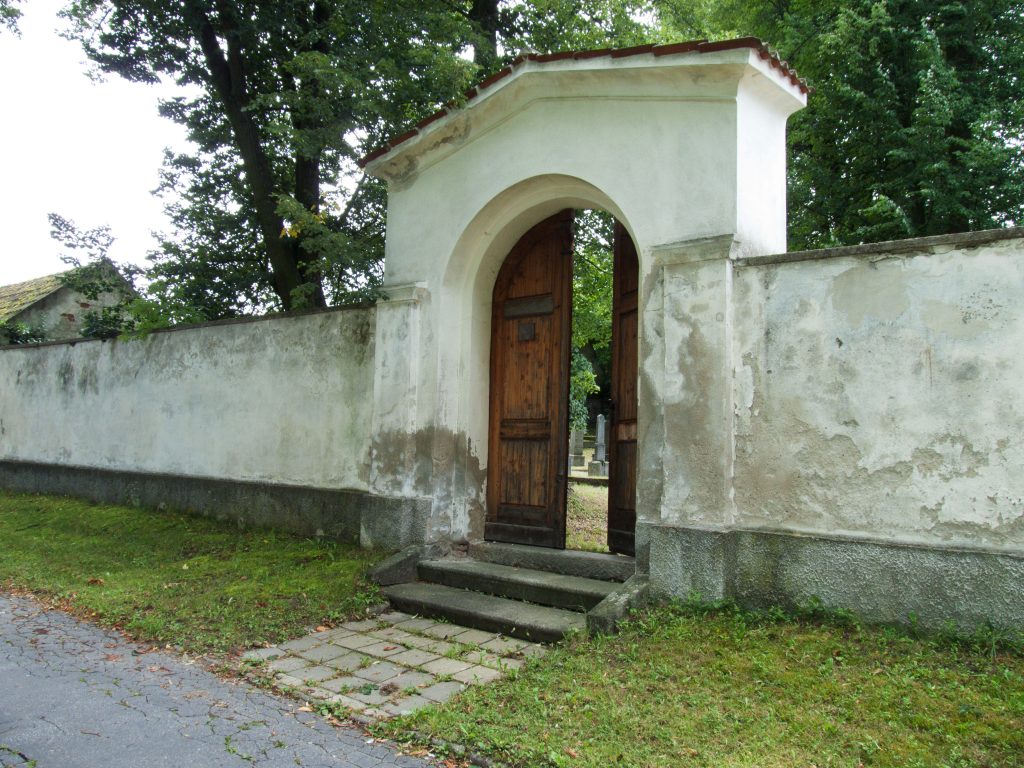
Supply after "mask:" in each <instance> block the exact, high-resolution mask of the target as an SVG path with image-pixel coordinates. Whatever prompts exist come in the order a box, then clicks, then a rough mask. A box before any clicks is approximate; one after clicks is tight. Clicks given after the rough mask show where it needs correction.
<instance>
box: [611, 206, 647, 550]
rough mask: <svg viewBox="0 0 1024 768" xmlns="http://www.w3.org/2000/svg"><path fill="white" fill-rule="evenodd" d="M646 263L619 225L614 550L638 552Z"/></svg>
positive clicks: (614, 331) (613, 439) (615, 317)
mask: <svg viewBox="0 0 1024 768" xmlns="http://www.w3.org/2000/svg"><path fill="white" fill-rule="evenodd" d="M639 280H640V262H639V258H638V257H637V253H636V246H635V245H634V244H633V240H632V238H631V237H630V236H629V233H628V232H627V231H626V228H625V227H623V226H622V225H621V224H619V223H618V222H616V223H615V266H614V279H613V293H612V405H613V410H612V425H611V439H610V440H609V454H608V462H609V464H608V549H610V550H611V551H612V552H618V553H620V554H624V555H632V554H634V550H635V543H634V542H635V536H634V532H635V530H636V469H637V466H636V456H637V444H636V414H637V378H638V373H639V371H638V367H637V321H638V315H637V306H638V290H637V288H638V285H639Z"/></svg>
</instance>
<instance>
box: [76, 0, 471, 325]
mask: <svg viewBox="0 0 1024 768" xmlns="http://www.w3.org/2000/svg"><path fill="white" fill-rule="evenodd" d="M462 11H463V9H462V8H461V4H459V3H455V4H453V3H450V2H448V1H447V0H427V1H426V2H424V1H423V0H394V1H393V2H387V3H381V2H373V3H366V2H363V1H362V0H315V1H314V2H293V1H291V0H289V1H288V2H280V1H279V0H274V2H267V1H266V0H244V1H243V2H239V3H227V4H217V5H215V6H210V5H208V4H203V3H198V2H195V1H194V0H179V1H178V2H169V3H168V2H155V0H131V1H130V2H116V3H115V2H107V1H105V0H75V2H72V3H71V4H70V5H69V7H68V8H67V10H66V11H65V15H66V16H67V18H68V19H69V20H70V21H71V22H72V30H71V32H70V33H69V34H70V35H71V36H72V37H73V38H74V39H76V40H78V41H80V42H81V44H82V45H83V47H84V49H85V51H86V54H87V55H88V56H89V58H90V59H91V60H92V62H93V63H94V64H95V66H96V69H97V71H98V72H100V73H113V74H117V75H120V76H122V77H125V78H127V79H130V80H135V81H140V82H155V81H157V80H159V79H161V78H171V79H174V80H175V81H176V82H177V83H179V84H181V85H184V86H189V87H190V90H189V91H188V94H189V95H187V96H182V97H179V98H176V99H173V100H170V101H168V102H166V103H164V104H163V105H162V107H161V112H162V114H164V115H165V116H166V117H168V118H169V119H171V120H174V121H175V122H177V123H179V124H181V125H183V126H184V127H185V128H186V129H187V131H188V135H189V138H190V139H191V141H192V142H193V145H194V146H193V148H192V149H190V150H189V151H187V152H183V153H177V154H174V153H171V154H168V155H167V157H166V159H165V168H164V176H163V180H162V183H161V189H162V191H163V192H164V193H165V194H167V201H168V212H169V214H170V216H171V219H172V221H173V223H174V227H175V232H174V233H173V234H171V235H169V236H166V237H165V238H164V242H163V244H162V246H161V248H160V251H159V253H158V254H157V255H156V256H155V259H154V264H153V268H152V273H151V277H152V279H153V281H154V284H153V296H154V297H155V300H156V301H158V302H159V303H161V304H163V305H165V306H166V307H167V314H169V315H170V316H172V317H175V318H176V317H178V316H179V315H181V314H188V313H191V312H198V313H200V314H202V315H203V316H205V317H207V318H210V319H213V318H217V317H225V316H231V315H236V314H241V313H244V312H252V311H260V310H264V309H267V308H270V309H275V308H283V309H293V308H301V307H304V306H323V305H324V304H326V303H327V301H328V300H334V301H339V300H343V297H346V296H347V295H348V294H349V293H350V291H352V290H354V291H356V292H357V293H360V292H361V293H362V295H370V293H372V288H373V285H374V282H375V280H376V279H377V277H378V276H379V271H380V267H379V260H380V257H381V255H382V250H381V248H380V247H379V246H380V237H379V234H380V231H381V227H382V218H381V216H382V214H383V208H382V206H381V205H380V202H381V196H380V193H379V189H375V188H374V185H372V184H358V185H357V184H356V183H353V182H354V181H355V180H356V179H357V178H358V172H357V171H356V169H355V166H354V162H353V161H354V160H355V159H356V158H357V157H359V155H360V154H361V153H362V152H363V151H364V149H365V148H366V147H369V146H375V145H376V144H378V143H380V142H382V141H383V140H384V139H385V138H386V137H387V136H390V135H393V134H395V133H396V132H401V131H404V130H406V129H407V128H408V126H409V125H410V124H411V123H412V122H414V121H415V120H416V119H418V118H419V117H422V116H424V115H426V114H428V113H430V112H432V111H434V110H435V109H436V108H437V107H438V106H439V105H440V104H442V103H444V102H445V101H447V100H448V99H450V98H452V96H453V95H455V94H457V93H459V92H461V90H462V89H463V88H464V87H466V86H467V85H468V83H469V81H470V79H471V78H472V76H473V74H474V68H473V66H472V64H470V63H469V62H466V61H464V60H463V59H461V58H459V57H458V55H457V53H458V51H459V50H460V49H461V48H462V47H463V45H464V43H465V40H466V39H467V38H468V36H469V34H470V27H469V24H468V22H467V20H466V18H465V15H464V13H463V12H462ZM299 209H301V213H300V211H299ZM307 218H309V219H315V221H316V223H317V226H316V227H312V226H303V227H300V228H299V229H294V228H293V226H292V225H295V224H296V223H301V222H303V220H304V219H307ZM289 229H291V235H289V234H288V232H289ZM371 244H372V247H368V245H371Z"/></svg>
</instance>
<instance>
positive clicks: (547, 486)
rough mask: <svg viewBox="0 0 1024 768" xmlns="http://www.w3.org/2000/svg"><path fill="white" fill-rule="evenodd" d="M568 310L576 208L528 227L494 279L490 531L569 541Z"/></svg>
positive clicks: (558, 543) (546, 542)
mask: <svg viewBox="0 0 1024 768" xmlns="http://www.w3.org/2000/svg"><path fill="white" fill-rule="evenodd" d="M571 318H572V211H571V210H569V211H562V212H561V213H559V214H556V215H555V216H552V217H551V218H549V219H546V220H545V221H542V222H541V223H540V224H538V225H537V226H535V227H534V228H533V229H531V230H530V231H529V232H527V233H526V234H525V235H523V237H522V238H521V239H520V240H519V242H518V243H516V245H515V247H514V248H513V249H512V250H511V252H510V253H509V255H508V257H507V258H506V259H505V263H504V264H503V265H502V267H501V271H500V272H499V273H498V279H497V281H496V282H495V285H494V294H493V306H492V315H491V395H490V435H489V448H488V452H489V458H488V470H487V519H486V521H485V525H484V536H485V538H487V539H490V540H493V541H508V542H513V543H519V544H535V545H541V546H547V547H556V548H563V547H565V494H566V467H567V463H568V409H569V339H570V337H569V334H570V331H571Z"/></svg>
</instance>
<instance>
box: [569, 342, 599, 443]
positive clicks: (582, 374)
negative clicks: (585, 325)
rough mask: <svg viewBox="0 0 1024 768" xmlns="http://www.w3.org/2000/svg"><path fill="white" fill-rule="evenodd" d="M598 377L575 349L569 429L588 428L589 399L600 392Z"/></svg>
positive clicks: (570, 374) (571, 366) (572, 364)
mask: <svg viewBox="0 0 1024 768" xmlns="http://www.w3.org/2000/svg"><path fill="white" fill-rule="evenodd" d="M600 391H601V388H600V387H598V386H597V377H596V376H595V375H594V368H593V366H592V365H591V364H590V361H589V360H587V358H586V357H584V356H583V353H582V352H580V351H579V350H578V349H576V348H575V347H573V350H572V362H571V364H570V366H569V428H570V429H578V430H581V431H582V430H584V429H586V428H587V397H588V396H589V395H592V394H594V393H595V392H600Z"/></svg>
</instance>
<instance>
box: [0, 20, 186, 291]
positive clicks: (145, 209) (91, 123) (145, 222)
mask: <svg viewBox="0 0 1024 768" xmlns="http://www.w3.org/2000/svg"><path fill="white" fill-rule="evenodd" d="M63 4H64V0H32V1H31V2H29V3H21V4H20V6H19V7H20V8H21V10H22V12H23V16H22V18H21V20H20V22H19V27H20V29H21V37H20V38H19V37H15V36H14V35H12V34H11V33H10V32H7V31H5V30H0V73H3V74H2V75H0V83H2V91H0V92H2V94H3V106H2V107H0V227H2V232H3V245H2V246H0V285H9V284H10V283H16V282H21V281H22V280H28V279H31V278H33V277H40V276H42V275H50V274H53V273H55V272H61V271H63V270H65V269H67V268H68V267H67V265H65V264H64V263H63V262H62V261H61V260H60V258H59V254H60V252H61V249H60V246H59V245H58V244H57V243H56V242H55V241H54V240H52V239H51V238H50V227H49V223H48V222H47V218H46V215H47V214H48V213H51V212H52V213H59V214H60V215H61V216H63V217H65V218H67V219H71V220H72V221H74V222H75V224H77V225H78V226H79V228H81V229H92V228H93V227H98V226H101V225H107V226H109V227H110V228H111V230H112V234H113V235H114V237H115V238H116V240H115V242H114V245H113V246H112V247H111V249H110V256H111V257H112V258H113V259H114V260H115V261H119V262H133V263H137V264H142V263H144V262H145V257H146V252H147V251H149V250H151V249H152V248H153V247H154V246H155V244H156V241H155V240H154V239H153V238H152V236H151V232H152V231H154V230H169V229H170V224H169V222H168V220H167V219H166V217H165V216H164V215H163V205H162V203H161V201H160V200H159V199H158V198H156V197H154V196H153V195H151V194H150V192H151V191H152V190H153V189H155V188H156V186H157V183H158V182H159V170H160V166H161V163H162V160H163V149H164V147H172V148H178V149H183V148H184V147H185V146H187V144H186V141H185V132H184V129H182V128H181V127H180V126H177V125H175V124H174V123H172V122H171V121H169V120H166V119H164V118H162V117H160V116H159V115H158V114H157V100H158V99H159V98H160V97H164V98H166V97H169V96H171V95H173V94H174V93H175V91H174V87H173V86H170V85H169V86H151V85H145V84H141V83H129V82H127V81H125V80H121V79H120V78H116V79H115V78H113V77H109V78H108V79H107V80H106V81H105V82H100V83H94V82H93V81H91V80H90V79H89V78H88V77H87V76H86V71H87V69H88V67H87V64H86V60H85V54H84V53H83V52H82V49H81V47H80V46H79V45H78V44H77V43H73V42H70V41H68V40H64V39H63V38H61V37H60V36H59V35H58V33H57V30H58V29H62V28H64V27H65V26H66V22H64V21H63V20H62V19H59V18H58V17H57V11H58V10H59V9H60V8H61V7H62V5H63Z"/></svg>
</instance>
